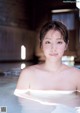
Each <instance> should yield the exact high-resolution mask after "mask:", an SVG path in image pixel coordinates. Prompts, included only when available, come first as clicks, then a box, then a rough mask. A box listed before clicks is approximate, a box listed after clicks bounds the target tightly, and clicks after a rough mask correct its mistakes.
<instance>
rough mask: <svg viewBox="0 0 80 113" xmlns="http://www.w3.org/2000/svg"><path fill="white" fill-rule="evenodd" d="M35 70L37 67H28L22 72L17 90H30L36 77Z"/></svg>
mask: <svg viewBox="0 0 80 113" xmlns="http://www.w3.org/2000/svg"><path fill="white" fill-rule="evenodd" d="M34 70H35V66H34V65H33V66H28V67H26V68H24V69H23V70H22V71H21V73H20V76H19V79H18V83H17V89H27V88H29V85H30V82H31V80H32V78H33V76H34V75H35V74H34ZM25 83H26V84H25Z"/></svg>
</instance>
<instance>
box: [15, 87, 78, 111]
mask: <svg viewBox="0 0 80 113" xmlns="http://www.w3.org/2000/svg"><path fill="white" fill-rule="evenodd" d="M75 92H76V91H68V90H66V91H60V90H32V89H27V90H19V89H16V90H15V91H14V95H16V96H19V97H23V98H26V99H30V100H34V101H37V102H39V103H41V104H43V105H50V106H56V109H54V110H52V111H51V112H50V113H77V111H76V109H75V108H73V107H69V106H67V105H64V104H60V103H52V102H47V101H44V100H43V101H42V100H39V99H38V98H36V97H39V98H40V97H41V98H50V99H51V98H52V99H53V98H54V99H55V98H56V97H63V98H64V95H71V94H73V93H75ZM27 94H29V95H30V96H32V97H34V98H28V97H27V96H26V95H27ZM65 97H66V96H65ZM64 99H65V98H64Z"/></svg>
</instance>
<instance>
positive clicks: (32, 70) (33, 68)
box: [22, 64, 41, 73]
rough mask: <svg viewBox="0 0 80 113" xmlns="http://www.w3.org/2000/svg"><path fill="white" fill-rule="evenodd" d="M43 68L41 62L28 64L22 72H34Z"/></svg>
mask: <svg viewBox="0 0 80 113" xmlns="http://www.w3.org/2000/svg"><path fill="white" fill-rule="evenodd" d="M40 68H41V64H36V65H31V66H28V67H26V68H24V69H23V70H22V72H24V73H25V72H34V71H35V70H36V69H40Z"/></svg>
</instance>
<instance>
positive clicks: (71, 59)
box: [62, 56, 75, 66]
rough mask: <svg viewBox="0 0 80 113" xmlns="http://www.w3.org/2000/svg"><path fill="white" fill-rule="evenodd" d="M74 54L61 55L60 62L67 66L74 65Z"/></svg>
mask: <svg viewBox="0 0 80 113" xmlns="http://www.w3.org/2000/svg"><path fill="white" fill-rule="evenodd" d="M74 58H75V57H74V56H63V57H62V62H63V63H64V64H66V65H68V66H74Z"/></svg>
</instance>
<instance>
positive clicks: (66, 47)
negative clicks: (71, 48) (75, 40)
mask: <svg viewBox="0 0 80 113" xmlns="http://www.w3.org/2000/svg"><path fill="white" fill-rule="evenodd" d="M68 45H69V40H68V43H67V44H66V45H65V51H66V50H67V49H68Z"/></svg>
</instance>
